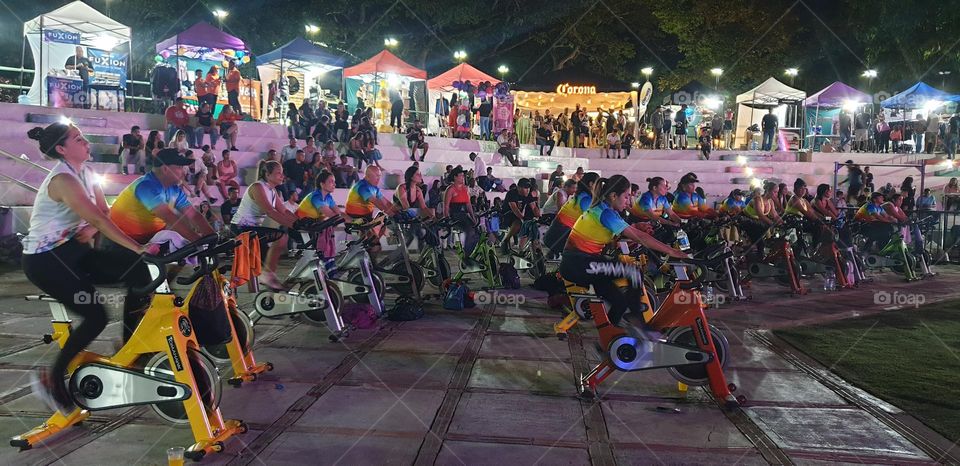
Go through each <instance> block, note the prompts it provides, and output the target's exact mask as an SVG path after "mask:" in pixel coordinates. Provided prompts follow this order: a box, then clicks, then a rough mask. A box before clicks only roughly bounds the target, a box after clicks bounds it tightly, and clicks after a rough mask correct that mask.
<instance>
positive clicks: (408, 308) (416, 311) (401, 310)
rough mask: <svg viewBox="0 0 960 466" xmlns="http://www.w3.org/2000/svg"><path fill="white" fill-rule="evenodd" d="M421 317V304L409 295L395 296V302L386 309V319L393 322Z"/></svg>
mask: <svg viewBox="0 0 960 466" xmlns="http://www.w3.org/2000/svg"><path fill="white" fill-rule="evenodd" d="M421 317H423V306H421V305H420V303H418V302H416V301H414V300H413V298H410V297H409V296H401V297H399V298H397V302H396V303H395V304H394V305H393V307H391V308H390V309H389V310H388V311H387V319H389V320H392V321H394V322H407V321H411V320H417V319H419V318H421Z"/></svg>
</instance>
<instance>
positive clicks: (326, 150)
mask: <svg viewBox="0 0 960 466" xmlns="http://www.w3.org/2000/svg"><path fill="white" fill-rule="evenodd" d="M336 164H337V148H336V143H335V142H334V141H327V143H326V144H324V146H323V149H320V152H317V153H315V154H313V163H312V164H311V165H317V166H323V167H325V168H326V169H327V171H328V172H330V173H333V166H334V165H336ZM319 174H320V172H319V171H317V172H316V174H315V175H314V176H316V175H319Z"/></svg>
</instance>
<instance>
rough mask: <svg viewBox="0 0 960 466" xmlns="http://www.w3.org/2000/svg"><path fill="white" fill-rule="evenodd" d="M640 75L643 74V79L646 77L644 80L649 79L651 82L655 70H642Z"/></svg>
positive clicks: (648, 68) (647, 68)
mask: <svg viewBox="0 0 960 466" xmlns="http://www.w3.org/2000/svg"><path fill="white" fill-rule="evenodd" d="M640 73H642V74H643V77H644V78H647V81H649V80H650V75H651V74H653V68H650V67H649V66H648V67H646V68H644V69H642V70H640Z"/></svg>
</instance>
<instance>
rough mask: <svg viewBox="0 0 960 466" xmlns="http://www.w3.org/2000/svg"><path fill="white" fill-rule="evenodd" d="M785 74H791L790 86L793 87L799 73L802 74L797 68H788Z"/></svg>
mask: <svg viewBox="0 0 960 466" xmlns="http://www.w3.org/2000/svg"><path fill="white" fill-rule="evenodd" d="M783 74H785V75H787V76H790V87H793V81H794V80H795V79H796V78H797V75H798V74H800V70H798V69H796V68H787V69H786V70H785V71H784V72H783Z"/></svg>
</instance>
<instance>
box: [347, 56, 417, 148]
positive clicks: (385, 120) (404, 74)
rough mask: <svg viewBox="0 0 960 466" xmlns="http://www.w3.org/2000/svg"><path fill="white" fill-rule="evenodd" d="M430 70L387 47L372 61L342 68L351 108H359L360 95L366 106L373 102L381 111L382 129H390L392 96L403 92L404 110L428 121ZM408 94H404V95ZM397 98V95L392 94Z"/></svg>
mask: <svg viewBox="0 0 960 466" xmlns="http://www.w3.org/2000/svg"><path fill="white" fill-rule="evenodd" d="M426 80H427V72H426V71H424V70H421V69H419V68H417V67H415V66H413V65H410V64H408V63H406V62H404V61H403V60H401V59H399V58H397V56H396V55H394V54H392V53H390V52H389V51H387V50H384V51H382V52H380V53H378V54H376V55H374V56H373V57H371V58H370V59H369V60H367V61H365V62H363V63H360V64H358V65H354V66H351V67H349V68H345V69H344V70H343V84H344V88H345V94H346V98H347V105H348V107H349V108H350V110H351V111H352V110H353V109H355V108H357V102H358V98H362V99H363V101H364V104H365V105H371V104H373V107H374V108H375V109H376V110H377V111H378V113H377V114H375V115H374V117H375V118H377V119H379V126H380V129H381V131H384V132H387V131H390V127H389V126H388V124H389V123H390V121H389V118H390V106H391V100H392V99H391V95H388V94H393V93H400V97H401V98H402V99H403V101H404V109H406V110H409V111H410V113H411V115H416V116H417V117H418V118H420V119H421V120H422V121H424V122H425V121H426V120H427V115H428V111H427V86H426ZM404 94H405V95H404ZM393 97H395V95H393Z"/></svg>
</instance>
